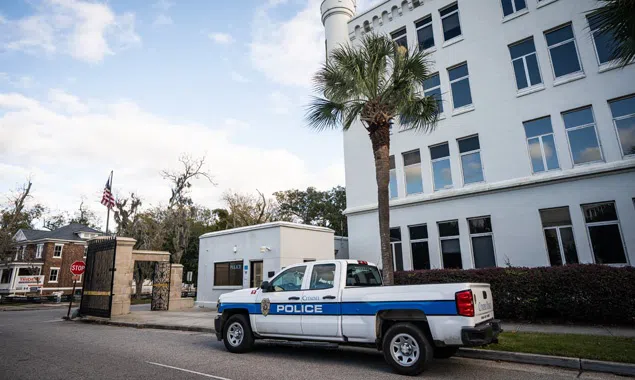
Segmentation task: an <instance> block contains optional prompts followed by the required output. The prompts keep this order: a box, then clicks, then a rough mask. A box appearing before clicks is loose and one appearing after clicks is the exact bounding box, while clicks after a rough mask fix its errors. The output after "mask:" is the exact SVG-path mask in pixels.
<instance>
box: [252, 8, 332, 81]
mask: <svg viewBox="0 0 635 380" xmlns="http://www.w3.org/2000/svg"><path fill="white" fill-rule="evenodd" d="M274 3H279V1H274ZM320 3H321V0H309V1H308V3H307V6H306V7H305V8H304V9H302V10H301V11H300V12H299V13H297V14H296V15H295V16H293V17H292V18H291V19H288V20H285V21H277V20H275V19H274V18H273V14H274V13H276V12H274V11H273V8H272V7H273V6H265V7H263V8H261V9H259V10H257V11H256V16H255V18H254V20H253V23H252V25H253V27H252V41H251V43H250V45H249V47H250V58H251V63H252V65H253V66H254V67H255V68H256V69H258V70H259V71H261V72H263V73H264V74H265V75H266V76H267V78H269V79H270V80H271V81H273V82H276V83H281V84H285V85H296V86H305V87H308V86H309V85H310V83H311V77H312V75H313V73H314V72H315V71H316V70H317V69H318V68H319V65H320V62H322V61H323V60H324V57H325V51H324V27H323V26H322V21H321V20H320ZM274 5H275V4H274Z"/></svg>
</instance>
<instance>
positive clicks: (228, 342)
mask: <svg viewBox="0 0 635 380" xmlns="http://www.w3.org/2000/svg"><path fill="white" fill-rule="evenodd" d="M223 330H224V331H223V343H224V344H225V348H227V351H229V352H233V353H243V352H247V351H249V350H251V349H252V348H253V346H254V335H253V333H252V332H251V325H250V324H249V321H248V320H247V317H246V316H244V315H242V314H234V315H232V316H231V317H229V318H228V319H227V322H225V326H224V328H223Z"/></svg>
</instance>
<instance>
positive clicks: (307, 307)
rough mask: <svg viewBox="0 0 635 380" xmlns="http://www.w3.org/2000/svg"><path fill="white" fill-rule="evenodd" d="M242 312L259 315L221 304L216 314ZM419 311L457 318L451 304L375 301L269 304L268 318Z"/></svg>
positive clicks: (246, 306)
mask: <svg viewBox="0 0 635 380" xmlns="http://www.w3.org/2000/svg"><path fill="white" fill-rule="evenodd" d="M227 309H243V310H246V311H247V312H248V313H249V314H262V313H261V310H260V304H259V303H223V304H221V306H220V308H219V309H218V311H219V312H220V313H222V312H223V311H224V310H227ZM396 309H400V310H420V311H422V312H424V313H425V314H426V315H457V310H456V303H455V301H454V300H451V301H450V300H447V301H445V300H443V301H378V302H342V303H339V302H330V303H313V302H307V303H272V304H271V305H270V307H269V315H375V314H377V313H378V312H380V311H382V310H396Z"/></svg>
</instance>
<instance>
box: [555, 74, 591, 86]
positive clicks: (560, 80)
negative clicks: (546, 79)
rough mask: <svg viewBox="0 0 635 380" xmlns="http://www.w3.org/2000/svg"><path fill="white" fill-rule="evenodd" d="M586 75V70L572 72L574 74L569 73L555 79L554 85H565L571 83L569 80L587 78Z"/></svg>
mask: <svg viewBox="0 0 635 380" xmlns="http://www.w3.org/2000/svg"><path fill="white" fill-rule="evenodd" d="M585 77H586V75H585V74H584V71H578V72H577V73H572V74H567V75H564V76H562V77H560V78H558V79H556V80H554V81H553V86H554V87H555V86H560V85H563V84H565V83H569V82H573V81H576V80H578V79H582V78H585Z"/></svg>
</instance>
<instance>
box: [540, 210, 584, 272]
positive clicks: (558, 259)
mask: <svg viewBox="0 0 635 380" xmlns="http://www.w3.org/2000/svg"><path fill="white" fill-rule="evenodd" d="M540 221H541V222H542V229H543V231H544V233H545V242H546V244H547V254H548V255H549V263H550V264H551V265H552V266H557V265H563V264H578V263H579V260H578V250H577V249H576V246H575V239H574V238H573V224H572V223H571V215H570V214H569V207H566V206H565V207H556V208H549V209H544V210H540Z"/></svg>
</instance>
